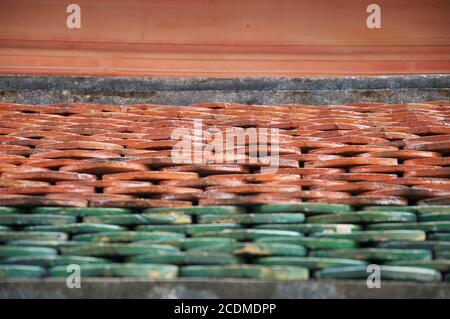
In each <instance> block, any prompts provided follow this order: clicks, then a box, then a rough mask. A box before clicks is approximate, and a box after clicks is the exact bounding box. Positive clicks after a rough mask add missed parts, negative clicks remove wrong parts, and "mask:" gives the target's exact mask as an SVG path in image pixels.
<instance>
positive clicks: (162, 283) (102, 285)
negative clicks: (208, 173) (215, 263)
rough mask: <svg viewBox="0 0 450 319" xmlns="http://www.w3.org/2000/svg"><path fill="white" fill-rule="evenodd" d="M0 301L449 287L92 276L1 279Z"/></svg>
mask: <svg viewBox="0 0 450 319" xmlns="http://www.w3.org/2000/svg"><path fill="white" fill-rule="evenodd" d="M0 298H3V299H4V298H99V299H103V298H120V299H125V298H138V299H142V298H144V299H146V298H152V299H161V298H162V299H177V298H225V299H248V298H271V299H277V298H286V299H310V298H321V299H323V298H338V299H342V298H363V299H367V298H388V299H390V298H446V299H448V298H450V284H449V283H442V282H441V283H411V282H391V281H384V282H382V285H381V288H379V289H369V288H367V286H366V283H365V281H350V280H345V281H344V280H342V281H331V280H320V281H319V280H309V281H263V280H238V279H223V280H216V279H208V280H204V279H198V280H196V279H176V280H136V279H120V278H112V279H111V278H98V279H96V278H90V279H85V280H82V282H81V288H80V289H69V288H67V286H66V283H65V280H61V279H39V280H7V281H0Z"/></svg>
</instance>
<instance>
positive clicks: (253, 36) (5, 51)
mask: <svg viewBox="0 0 450 319" xmlns="http://www.w3.org/2000/svg"><path fill="white" fill-rule="evenodd" d="M374 2H375V3H377V4H379V5H380V6H381V9H382V28H381V29H368V28H367V27H366V18H367V16H368V13H366V7H367V5H368V4H370V3H374ZM69 3H77V4H79V5H80V6H81V10H82V11H81V21H82V22H81V23H82V27H81V29H68V28H67V27H66V17H67V15H68V14H67V13H66V6H67V5H68V4H69ZM449 72H450V1H449V0H428V1H426V0H378V1H375V0H371V1H364V0H346V1H333V0H278V1H277V0H246V1H244V0H241V1H238V0H165V1H164V0H154V1H152V0H147V1H145V0H129V1H123V0H122V1H120V0H97V1H92V0H91V1H89V0H69V1H60V0H0V73H2V74H17V73H19V74H70V75H127V76H215V77H228V76H342V75H377V74H378V75H379V74H405V73H449Z"/></svg>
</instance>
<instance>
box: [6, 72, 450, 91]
mask: <svg viewBox="0 0 450 319" xmlns="http://www.w3.org/2000/svg"><path fill="white" fill-rule="evenodd" d="M449 87H450V75H449V74H430V75H395V76H372V77H341V78H230V79H218V78H139V77H70V76H32V75H30V76H27V75H24V76H8V75H3V76H0V89H12V90H76V91H90V92H105V91H107V92H113V91H114V92H117V91H121V92H148V91H174V90H175V91H183V90H184V91H201V90H208V91H211V90H227V91H230V90H231V91H255V90H256V91H267V90H278V91H280V90H303V91H305V90H376V89H405V88H449Z"/></svg>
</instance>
